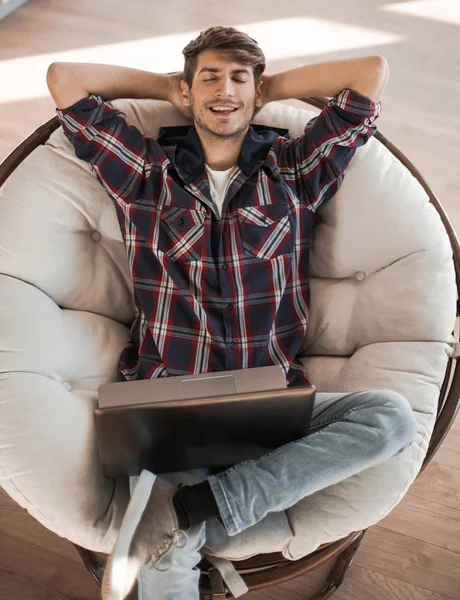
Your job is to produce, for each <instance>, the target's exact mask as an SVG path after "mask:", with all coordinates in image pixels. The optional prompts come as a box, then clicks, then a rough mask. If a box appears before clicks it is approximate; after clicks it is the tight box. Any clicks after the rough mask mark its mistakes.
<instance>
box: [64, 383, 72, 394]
mask: <svg viewBox="0 0 460 600" xmlns="http://www.w3.org/2000/svg"><path fill="white" fill-rule="evenodd" d="M62 387H63V388H64V389H65V390H67V391H68V392H70V390H71V389H72V384H71V383H69V382H68V381H63V382H62Z"/></svg>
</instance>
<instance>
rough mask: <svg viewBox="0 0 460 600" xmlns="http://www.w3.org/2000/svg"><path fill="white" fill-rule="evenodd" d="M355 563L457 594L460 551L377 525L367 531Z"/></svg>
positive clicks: (421, 585) (459, 591)
mask: <svg viewBox="0 0 460 600" xmlns="http://www.w3.org/2000/svg"><path fill="white" fill-rule="evenodd" d="M354 564H356V565H358V566H360V567H363V568H366V569H370V570H372V571H374V572H376V573H379V574H380V575H384V576H389V577H392V578H393V579H399V580H400V581H405V582H406V583H411V584H412V585H415V586H419V587H422V588H424V589H427V590H431V591H432V592H438V593H441V594H445V595H446V596H450V597H452V598H456V597H457V596H458V595H459V594H460V554H458V553H456V552H452V551H451V550H446V549H444V548H440V547H439V546H436V545H435V544H430V543H428V542H424V541H421V540H418V539H416V538H414V537H409V536H406V535H402V534H401V532H394V531H390V530H387V529H384V528H383V526H380V525H377V526H374V527H371V528H370V529H368V531H367V532H366V535H365V536H364V539H363V541H362V543H361V546H360V548H359V551H358V552H357V554H356V558H355V561H354Z"/></svg>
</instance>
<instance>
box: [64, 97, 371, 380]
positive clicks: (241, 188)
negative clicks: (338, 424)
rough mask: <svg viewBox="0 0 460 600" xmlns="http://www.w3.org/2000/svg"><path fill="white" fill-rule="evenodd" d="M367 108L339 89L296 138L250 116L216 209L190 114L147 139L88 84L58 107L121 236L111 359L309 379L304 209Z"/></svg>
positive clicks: (308, 228) (141, 367)
mask: <svg viewBox="0 0 460 600" xmlns="http://www.w3.org/2000/svg"><path fill="white" fill-rule="evenodd" d="M379 113H380V103H374V102H372V101H371V100H369V99H368V98H366V97H364V96H362V95H360V94H358V93H357V92H354V91H352V90H350V89H344V90H343V91H342V92H340V93H339V94H338V95H337V96H336V97H335V98H333V99H332V100H330V101H329V103H328V105H327V107H325V108H324V110H323V111H322V112H321V114H320V115H319V116H318V117H315V118H314V119H313V120H311V121H310V122H309V123H308V124H307V125H306V127H305V132H304V134H303V135H302V136H300V137H297V138H292V139H290V138H289V135H288V133H287V131H284V130H276V129H273V128H264V127H262V126H256V125H253V126H250V127H249V131H248V133H247V135H246V137H245V139H244V142H243V145H242V149H241V153H240V156H239V159H238V165H237V166H238V168H237V169H236V171H235V173H234V175H233V176H232V178H231V180H230V182H229V187H228V188H227V194H226V197H225V201H224V205H223V209H222V218H219V215H218V214H217V212H216V210H215V208H214V206H213V202H212V198H211V194H210V188H209V180H208V176H207V174H206V170H205V169H204V162H203V155H202V151H201V145H200V142H199V138H198V136H197V132H196V130H195V128H194V127H193V126H184V127H170V128H164V129H162V130H160V135H159V137H158V140H154V139H153V138H152V137H148V136H143V135H142V134H141V133H140V132H139V130H138V129H136V128H135V127H133V126H131V125H129V124H128V123H127V122H126V115H125V114H124V113H123V112H121V111H120V110H118V109H116V108H115V107H114V106H113V104H111V103H110V102H104V101H103V100H102V98H101V97H100V96H96V95H90V96H88V97H86V98H82V99H81V100H79V101H78V102H76V103H75V104H74V105H72V106H70V107H68V108H66V109H62V110H59V109H57V114H58V116H59V119H60V122H61V124H62V127H63V130H64V133H65V135H66V136H67V138H68V140H69V141H70V142H71V143H72V144H73V146H74V148H75V153H76V156H77V157H78V158H81V159H83V160H85V161H87V162H89V163H90V164H91V165H92V168H93V169H94V171H95V174H96V176H97V178H98V179H99V181H100V182H101V184H102V185H103V187H104V188H105V190H106V191H107V193H108V194H109V196H110V197H111V198H112V200H113V202H114V204H115V208H116V212H117V217H118V221H119V224H120V229H121V233H122V235H123V240H124V243H125V245H126V251H127V255H128V262H129V267H130V269H131V275H132V279H133V287H134V301H135V319H134V321H133V323H132V326H131V330H130V335H129V339H128V341H127V343H126V345H125V347H124V349H123V352H122V354H121V356H120V360H119V364H118V368H119V370H120V371H121V372H122V374H123V375H124V377H125V379H127V380H134V379H147V378H154V377H165V376H174V375H184V374H188V373H206V372H212V371H223V370H230V369H246V368H251V367H262V366H268V365H279V366H280V367H281V368H282V369H283V370H284V373H285V377H286V383H287V385H288V387H291V386H294V385H296V386H297V385H306V384H309V383H310V382H309V380H308V377H307V374H306V372H305V369H304V367H303V365H302V364H301V363H300V362H299V361H298V359H297V355H298V352H299V349H300V347H301V346H302V343H303V342H304V339H305V334H306V331H307V324H308V316H309V307H310V288H309V278H308V265H309V250H310V245H311V238H312V227H313V224H314V217H315V213H316V211H317V210H318V209H319V208H320V206H322V205H323V204H324V203H325V202H326V201H327V200H329V199H330V198H331V197H332V196H333V195H334V194H335V192H336V191H337V189H338V188H339V186H340V184H341V182H342V180H343V177H344V173H345V170H346V169H347V167H348V164H349V163H350V160H351V158H352V157H353V155H354V153H355V152H356V149H357V148H358V147H359V146H362V145H363V144H365V143H366V141H367V140H368V139H369V138H370V137H371V136H372V135H373V134H374V133H375V131H376V126H375V125H374V121H375V119H376V118H377V117H378V115H379Z"/></svg>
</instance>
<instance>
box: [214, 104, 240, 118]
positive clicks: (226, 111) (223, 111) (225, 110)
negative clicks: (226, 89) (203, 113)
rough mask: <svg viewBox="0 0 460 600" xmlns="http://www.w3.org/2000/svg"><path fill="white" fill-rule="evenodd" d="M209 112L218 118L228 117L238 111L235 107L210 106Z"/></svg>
mask: <svg viewBox="0 0 460 600" xmlns="http://www.w3.org/2000/svg"><path fill="white" fill-rule="evenodd" d="M209 110H210V111H211V112H212V113H213V114H214V115H217V116H222V117H228V116H230V115H232V114H233V113H234V112H236V111H237V110H238V108H237V107H234V106H210V107H209Z"/></svg>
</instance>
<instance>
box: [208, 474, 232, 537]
mask: <svg viewBox="0 0 460 600" xmlns="http://www.w3.org/2000/svg"><path fill="white" fill-rule="evenodd" d="M208 483H209V484H210V486H211V490H212V492H213V494H214V496H215V498H216V502H217V507H218V508H219V513H220V516H221V517H222V521H223V522H224V525H225V528H226V529H227V533H228V534H229V535H236V534H237V533H240V529H239V527H238V526H237V524H236V522H235V518H234V517H233V514H232V507H231V506H230V503H229V501H228V498H227V496H226V494H225V490H224V487H223V485H222V484H221V482H220V481H219V478H218V477H216V476H212V477H209V479H208ZM216 486H217V487H216ZM220 498H222V499H223V500H224V502H225V507H224V508H226V510H225V512H222V511H221V510H220V504H219V499H220ZM228 530H231V531H230V532H229V531H228ZM233 532H234V533H233Z"/></svg>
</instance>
